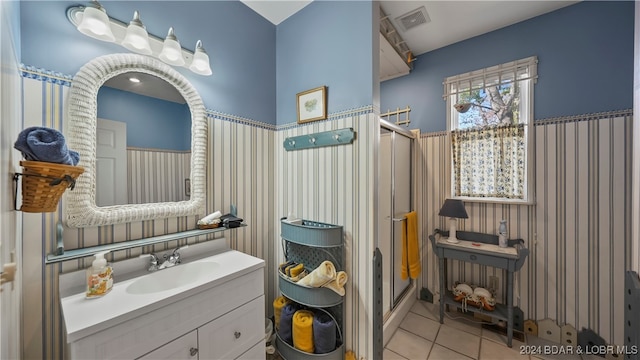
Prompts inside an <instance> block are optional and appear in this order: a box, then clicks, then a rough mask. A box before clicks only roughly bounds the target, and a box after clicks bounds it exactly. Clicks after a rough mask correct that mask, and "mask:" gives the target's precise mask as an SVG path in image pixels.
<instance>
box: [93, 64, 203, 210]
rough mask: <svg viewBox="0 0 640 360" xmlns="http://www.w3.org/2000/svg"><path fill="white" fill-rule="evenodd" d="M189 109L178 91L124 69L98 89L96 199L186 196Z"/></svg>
mask: <svg viewBox="0 0 640 360" xmlns="http://www.w3.org/2000/svg"><path fill="white" fill-rule="evenodd" d="M190 169H191V111H190V110H189V105H188V104H187V102H186V100H185V99H184V97H183V96H182V95H181V94H180V92H179V91H178V90H177V89H176V88H175V87H174V86H173V85H171V84H169V83H168V82H166V81H165V80H163V79H161V78H159V77H157V76H154V75H149V74H146V73H140V72H125V73H122V74H120V75H117V76H114V77H112V78H110V79H109V80H107V81H106V82H105V83H104V84H103V85H102V86H101V87H100V90H99V91H98V120H97V129H96V205H97V206H100V207H102V206H110V205H125V204H146V203H157V202H174V201H185V200H189V197H190V191H189V187H190V186H189V185H190V182H191V179H190V174H191V170H190Z"/></svg>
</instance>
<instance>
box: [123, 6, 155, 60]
mask: <svg viewBox="0 0 640 360" xmlns="http://www.w3.org/2000/svg"><path fill="white" fill-rule="evenodd" d="M122 46H124V47H126V48H127V49H129V50H131V51H133V52H137V53H139V54H144V55H151V46H149V34H148V33H147V30H146V29H145V28H144V25H142V21H140V14H139V13H138V12H137V11H135V12H134V13H133V20H131V22H130V23H129V26H127V35H126V36H125V37H124V40H123V41H122Z"/></svg>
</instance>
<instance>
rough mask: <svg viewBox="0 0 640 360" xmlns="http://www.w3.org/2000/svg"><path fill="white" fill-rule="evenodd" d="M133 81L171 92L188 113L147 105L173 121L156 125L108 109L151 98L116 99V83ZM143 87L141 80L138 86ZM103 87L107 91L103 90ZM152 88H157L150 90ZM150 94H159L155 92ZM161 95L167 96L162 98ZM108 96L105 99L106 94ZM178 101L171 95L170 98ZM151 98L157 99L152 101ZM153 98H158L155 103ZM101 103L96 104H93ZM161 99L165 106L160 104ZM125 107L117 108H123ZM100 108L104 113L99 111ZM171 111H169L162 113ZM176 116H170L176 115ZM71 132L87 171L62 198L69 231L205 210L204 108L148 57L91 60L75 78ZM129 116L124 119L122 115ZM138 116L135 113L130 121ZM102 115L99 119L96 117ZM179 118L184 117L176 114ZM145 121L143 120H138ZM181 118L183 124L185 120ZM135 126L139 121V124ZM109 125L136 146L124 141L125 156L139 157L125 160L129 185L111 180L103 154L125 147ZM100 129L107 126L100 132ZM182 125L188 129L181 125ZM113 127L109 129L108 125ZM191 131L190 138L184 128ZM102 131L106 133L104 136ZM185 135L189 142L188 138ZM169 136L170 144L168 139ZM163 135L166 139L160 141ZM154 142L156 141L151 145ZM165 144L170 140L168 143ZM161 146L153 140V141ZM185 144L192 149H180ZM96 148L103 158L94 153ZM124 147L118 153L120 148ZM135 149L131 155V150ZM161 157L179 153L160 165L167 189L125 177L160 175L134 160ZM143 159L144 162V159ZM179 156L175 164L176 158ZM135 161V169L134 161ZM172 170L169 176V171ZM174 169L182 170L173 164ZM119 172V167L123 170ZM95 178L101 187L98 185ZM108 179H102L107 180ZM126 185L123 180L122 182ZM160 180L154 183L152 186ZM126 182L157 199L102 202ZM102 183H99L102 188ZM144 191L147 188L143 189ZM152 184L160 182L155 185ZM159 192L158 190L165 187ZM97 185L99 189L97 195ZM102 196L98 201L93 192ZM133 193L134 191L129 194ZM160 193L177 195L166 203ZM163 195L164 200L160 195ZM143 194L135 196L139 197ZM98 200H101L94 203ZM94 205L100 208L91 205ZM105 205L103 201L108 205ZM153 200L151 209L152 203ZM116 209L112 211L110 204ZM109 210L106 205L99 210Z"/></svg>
mask: <svg viewBox="0 0 640 360" xmlns="http://www.w3.org/2000/svg"><path fill="white" fill-rule="evenodd" d="M135 76H138V77H140V78H143V79H145V81H156V82H157V84H162V83H164V84H167V85H171V87H173V89H175V91H174V92H175V93H176V94H177V95H178V96H179V97H181V98H183V99H184V101H185V102H186V105H187V106H184V105H183V106H182V107H181V106H180V105H179V102H180V100H176V101H174V102H175V103H176V104H165V105H158V104H159V103H156V101H157V100H159V99H147V100H141V101H147V102H149V103H152V104H155V107H156V109H155V110H158V109H159V107H164V109H165V110H164V111H161V112H162V113H165V115H166V113H170V112H171V113H174V114H175V116H174V117H173V119H158V122H156V123H155V124H154V123H153V119H152V118H154V117H156V118H157V117H158V116H159V115H157V112H156V113H155V114H154V111H152V110H146V111H145V110H144V109H142V110H141V109H138V108H134V107H133V105H130V106H131V107H130V108H129V109H127V107H128V106H122V105H121V108H119V109H113V108H110V107H113V106H114V105H113V103H110V102H109V100H108V99H109V98H110V97H111V98H113V97H118V96H120V97H122V96H125V97H127V100H128V101H131V100H133V99H141V98H139V96H143V95H144V96H148V95H149V94H140V93H135V94H128V95H126V94H125V95H123V94H122V93H119V92H121V91H122V89H119V88H118V85H114V82H118V81H120V82H122V81H123V80H126V81H129V80H128V79H129V78H132V77H135ZM141 82H142V81H141ZM105 85H106V86H105ZM152 87H154V86H152ZM155 88H159V86H158V85H156V86H155ZM134 92H135V91H134ZM165 92H166V91H165ZM105 94H106V95H105ZM174 95H175V94H174ZM151 97H154V96H153V95H152V96H151ZM156 97H157V96H156ZM98 99H100V101H99V100H98ZM165 100H166V99H165ZM120 104H122V103H120ZM103 107H105V108H104V109H103ZM169 108H171V109H173V110H171V111H169V110H166V109H169ZM174 110H175V111H174ZM67 111H68V127H67V131H66V133H67V134H68V135H67V140H68V143H69V148H71V149H73V150H75V151H78V152H79V153H80V163H79V164H78V165H80V166H83V167H84V168H85V172H84V173H83V174H82V175H81V176H80V177H79V178H78V180H77V182H76V187H75V189H74V190H73V191H67V192H66V215H67V216H66V218H67V225H68V226H72V227H89V226H101V225H110V224H118V223H126V222H133V221H143V220H151V219H160V218H167V217H176V216H185V215H196V214H201V213H202V212H203V211H204V202H205V199H204V197H205V196H204V190H205V171H206V146H207V145H206V144H207V140H206V139H207V125H206V114H205V109H204V104H203V103H202V100H201V98H200V96H199V95H198V93H197V91H196V90H195V88H193V86H192V85H191V84H190V83H189V82H188V81H187V80H186V79H185V78H184V77H183V76H182V75H181V74H179V73H178V72H177V71H175V70H173V69H172V68H170V67H169V66H167V65H165V64H164V63H162V62H160V61H157V60H155V59H153V58H150V57H145V56H141V55H135V54H115V55H106V56H102V57H99V58H96V59H94V60H92V61H90V62H89V63H87V64H86V65H84V66H83V67H82V68H81V69H80V70H79V71H78V73H77V74H76V76H75V77H74V79H73V82H72V86H71V90H70V93H69V100H68V110H67ZM127 111H129V112H127ZM134 112H135V114H133V113H134ZM98 114H100V115H101V116H100V118H99V117H98ZM180 114H182V115H180ZM143 117H144V119H143ZM185 117H186V119H185ZM136 119H137V120H138V122H137V123H136V122H135V121H136ZM110 122H112V123H116V125H117V123H120V124H125V126H124V127H125V128H127V129H128V131H126V130H125V131H126V132H133V133H134V134H131V135H135V136H131V137H130V138H132V139H134V138H136V139H137V140H136V141H137V142H135V143H134V144H131V143H130V141H129V140H127V141H126V142H127V143H126V145H125V147H126V148H129V150H127V151H133V152H135V151H141V152H142V153H143V154H137V155H136V154H133V155H132V154H127V155H125V156H127V157H128V158H129V160H128V161H127V163H128V166H127V170H126V175H125V176H126V178H122V177H121V178H120V179H121V180H117V178H115V177H114V178H111V176H115V175H114V174H113V172H115V170H114V169H115V167H116V165H115V162H114V161H112V159H111V155H109V154H108V151H109V150H108V149H107V155H105V153H104V152H103V151H102V148H103V147H104V146H105V145H106V146H107V147H108V146H109V145H110V144H111V145H115V143H118V144H122V140H116V138H115V136H116V135H115V134H116V133H117V132H118V131H116V130H113V129H111V128H110V127H109V126H110V124H109V123H110ZM103 123H106V125H104V124H103ZM185 123H187V124H188V125H185ZM111 125H112V124H111ZM185 126H186V129H190V131H188V130H186V129H185ZM105 127H106V130H105ZM185 133H186V135H185ZM167 135H168V136H169V138H167V137H166V136H167ZM163 136H164V140H162V139H161V138H162V137H163ZM154 138H157V139H154ZM167 139H169V140H167ZM156 140H158V141H156ZM185 142H186V143H190V147H188V148H187V147H186V146H185V145H184V144H185ZM159 143H165V144H167V143H170V149H167V150H165V149H160V148H158V147H157V146H156V145H155V144H159ZM99 148H100V152H99V151H98V149H99ZM119 148H122V146H119ZM132 148H133V150H131V149H132ZM158 153H163V154H165V153H166V154H173V155H175V154H179V156H173V155H170V156H171V160H167V159H164V160H161V161H160V163H161V165H160V166H161V167H162V169H161V170H162V171H165V172H168V173H171V179H169V178H167V179H164V181H162V182H160V183H165V185H166V186H170V187H171V188H172V189H173V190H169V189H168V188H166V189H165V188H163V189H160V188H156V189H147V188H146V187H148V186H147V185H145V184H140V183H135V180H132V179H131V178H130V176H140V175H139V174H138V175H134V174H132V172H136V171H141V169H140V168H139V167H138V165H139V166H143V167H145V171H147V174H146V175H141V176H142V178H145V177H149V176H155V177H157V176H164V175H158V174H160V173H159V172H157V171H160V170H153V171H152V172H151V173H149V172H148V171H149V169H148V166H149V165H148V164H147V163H144V164H143V163H140V162H135V161H133V160H132V159H136V156H138V159H140V158H144V157H145V156H148V157H154V156H157V155H158ZM145 154H146V155H145ZM179 157H181V158H182V160H181V161H178V160H176V158H179ZM132 161H133V162H132ZM169 163H170V164H172V165H170V167H172V168H171V169H166V167H167V164H169ZM178 163H179V164H178ZM120 167H122V166H121V165H120ZM98 178H100V180H98ZM105 179H106V180H105ZM123 179H126V180H123ZM156 180H157V179H156ZM123 181H124V182H127V186H131V185H130V184H131V183H132V181H134V185H133V186H136V187H137V190H136V191H137V192H138V193H139V192H140V191H143V192H144V191H147V193H148V192H150V191H151V192H153V193H154V194H155V195H148V194H147V195H145V196H138V197H135V198H132V197H131V194H132V191H129V190H127V197H126V199H125V200H123V199H122V198H121V199H120V200H117V201H116V200H113V199H108V196H107V197H105V196H103V194H104V191H103V190H102V189H107V190H109V188H111V190H110V191H112V192H113V193H114V194H118V193H121V191H118V190H117V189H115V188H114V186H116V185H118V184H120V183H122V182H123ZM100 182H102V183H100ZM147 184H149V183H148V182H147ZM156 184H157V182H156ZM165 185H163V186H165ZM98 186H101V188H100V189H99V188H98ZM98 191H99V192H100V196H97V192H98ZM134 192H135V191H134ZM165 192H172V193H175V194H174V195H175V196H173V195H172V196H171V197H168V196H167V197H165V194H164V193H165ZM161 193H162V194H161ZM138 195H140V194H138ZM98 198H99V199H98ZM97 199H98V201H96V200H97ZM105 199H106V200H105ZM149 201H151V202H149ZM112 204H113V205H112ZM100 205H106V206H100Z"/></svg>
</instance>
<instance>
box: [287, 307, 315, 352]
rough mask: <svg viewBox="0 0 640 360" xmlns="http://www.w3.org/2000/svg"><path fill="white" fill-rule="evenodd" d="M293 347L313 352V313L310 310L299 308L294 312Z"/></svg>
mask: <svg viewBox="0 0 640 360" xmlns="http://www.w3.org/2000/svg"><path fill="white" fill-rule="evenodd" d="M292 331H293V347H295V348H296V349H298V350H300V351H305V352H308V353H312V354H313V351H314V349H315V347H314V346H313V313H312V312H311V311H309V310H298V311H296V313H295V314H293V330H292Z"/></svg>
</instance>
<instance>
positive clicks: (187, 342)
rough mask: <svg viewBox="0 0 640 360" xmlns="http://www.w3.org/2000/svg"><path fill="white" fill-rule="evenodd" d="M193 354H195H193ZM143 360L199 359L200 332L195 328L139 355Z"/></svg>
mask: <svg viewBox="0 0 640 360" xmlns="http://www.w3.org/2000/svg"><path fill="white" fill-rule="evenodd" d="M192 354H193V355H192ZM138 359H142V360H160V359H173V360H194V359H198V332H197V330H193V331H192V332H190V333H187V334H186V335H183V336H181V337H179V338H177V339H175V340H173V341H172V342H170V343H167V344H165V345H162V346H161V347H159V348H157V349H155V350H153V351H152V352H150V353H148V354H146V355H144V356H142V357H139V358H138Z"/></svg>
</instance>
